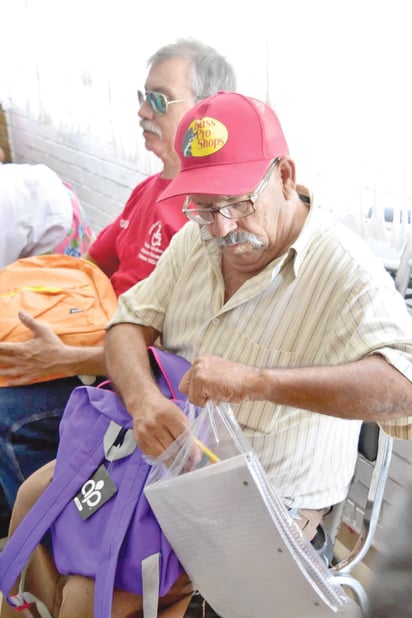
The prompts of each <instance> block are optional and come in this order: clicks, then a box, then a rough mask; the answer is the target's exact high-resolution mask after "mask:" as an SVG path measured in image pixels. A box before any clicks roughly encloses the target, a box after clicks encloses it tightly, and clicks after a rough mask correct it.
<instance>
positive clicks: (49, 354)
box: [0, 311, 65, 386]
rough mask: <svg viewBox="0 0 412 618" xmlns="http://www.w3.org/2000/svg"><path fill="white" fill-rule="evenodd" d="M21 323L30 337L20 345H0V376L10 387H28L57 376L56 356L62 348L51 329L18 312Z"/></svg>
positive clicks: (62, 345)
mask: <svg viewBox="0 0 412 618" xmlns="http://www.w3.org/2000/svg"><path fill="white" fill-rule="evenodd" d="M19 318H20V321H21V322H22V324H24V325H25V326H27V328H29V329H30V330H31V331H32V333H33V338H32V339H28V340H27V341H23V342H21V343H0V375H1V376H4V377H6V378H9V380H8V384H9V385H10V386H20V385H22V384H29V383H31V382H33V380H36V379H38V378H40V377H44V376H47V375H54V374H56V373H58V370H57V367H58V365H59V354H61V353H62V352H63V350H64V348H65V346H64V344H63V343H62V342H61V340H60V339H59V337H58V336H57V335H56V334H55V333H54V332H53V330H52V329H51V328H50V327H49V326H47V325H46V324H43V323H41V322H39V321H38V320H35V319H34V318H33V317H32V316H31V315H30V314H28V313H26V312H25V311H20V312H19Z"/></svg>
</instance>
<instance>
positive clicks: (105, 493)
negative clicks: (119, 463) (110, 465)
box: [73, 464, 117, 520]
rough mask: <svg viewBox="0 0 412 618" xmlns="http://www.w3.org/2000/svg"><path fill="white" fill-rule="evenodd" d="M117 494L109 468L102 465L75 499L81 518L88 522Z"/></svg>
mask: <svg viewBox="0 0 412 618" xmlns="http://www.w3.org/2000/svg"><path fill="white" fill-rule="evenodd" d="M116 492H117V487H116V485H115V484H114V483H113V481H112V479H111V478H110V476H109V472H108V470H107V468H106V467H105V466H104V465H103V464H102V465H101V466H100V467H99V468H97V470H96V472H95V473H94V474H93V476H92V477H91V478H89V479H88V480H87V481H86V482H85V483H84V485H83V486H82V487H81V489H80V491H79V493H78V494H77V495H76V496H75V497H74V498H73V502H74V505H75V507H76V509H77V512H78V514H79V515H80V517H81V518H82V519H84V520H86V519H88V518H89V517H91V516H92V515H93V513H95V512H96V511H97V510H98V509H99V508H100V507H101V506H103V504H105V503H106V502H107V501H108V500H110V498H112V497H113V496H114V495H115V493H116Z"/></svg>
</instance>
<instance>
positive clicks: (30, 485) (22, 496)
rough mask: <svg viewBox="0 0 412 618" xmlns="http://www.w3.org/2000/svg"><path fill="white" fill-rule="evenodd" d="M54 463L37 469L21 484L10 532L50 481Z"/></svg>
mask: <svg viewBox="0 0 412 618" xmlns="http://www.w3.org/2000/svg"><path fill="white" fill-rule="evenodd" d="M54 466H55V461H54V460H53V461H50V462H49V463H47V464H45V465H44V466H43V467H42V468H39V469H38V470H36V472H34V473H33V474H32V475H31V476H29V478H28V479H27V480H26V481H24V483H22V484H21V485H20V487H19V489H18V492H17V498H16V502H15V504H14V507H13V512H12V517H11V523H10V532H13V531H14V530H15V529H16V527H17V525H18V524H19V523H20V522H21V520H22V519H23V517H24V516H25V515H26V514H27V513H28V512H29V510H30V509H31V507H32V506H33V505H34V503H35V502H36V501H37V500H38V498H40V496H41V494H42V493H43V492H44V490H45V489H46V487H47V486H48V485H49V483H50V482H51V480H52V477H53V471H54Z"/></svg>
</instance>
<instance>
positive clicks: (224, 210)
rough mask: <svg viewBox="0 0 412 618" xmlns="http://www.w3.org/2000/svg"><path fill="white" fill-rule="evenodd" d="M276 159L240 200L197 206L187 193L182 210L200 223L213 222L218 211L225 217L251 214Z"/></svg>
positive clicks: (265, 185) (208, 223)
mask: <svg viewBox="0 0 412 618" xmlns="http://www.w3.org/2000/svg"><path fill="white" fill-rule="evenodd" d="M278 161H279V157H278V158H277V159H274V160H273V161H272V163H271V164H270V165H269V167H268V169H267V170H266V172H265V175H264V176H263V178H262V180H261V181H260V183H259V184H258V186H257V187H256V189H255V190H254V191H253V193H251V194H250V195H248V196H247V197H245V198H243V199H242V200H240V201H235V202H230V203H228V204H225V206H220V207H216V208H198V207H197V204H195V203H194V202H192V196H191V195H188V196H187V197H186V199H185V201H184V204H183V208H182V212H183V213H184V214H185V215H186V217H187V218H188V219H191V220H192V221H196V223H199V224H201V225H210V224H211V223H213V221H214V220H215V214H216V213H220V214H221V215H222V216H223V217H225V218H226V219H243V217H248V216H249V215H252V214H253V213H254V212H255V211H256V208H255V204H256V202H257V200H258V199H259V197H260V195H261V193H262V192H263V191H264V190H265V189H266V187H267V185H268V182H269V179H270V177H271V175H272V172H273V170H274V169H275V167H276V165H277V163H278Z"/></svg>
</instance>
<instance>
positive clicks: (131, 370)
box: [105, 324, 159, 413]
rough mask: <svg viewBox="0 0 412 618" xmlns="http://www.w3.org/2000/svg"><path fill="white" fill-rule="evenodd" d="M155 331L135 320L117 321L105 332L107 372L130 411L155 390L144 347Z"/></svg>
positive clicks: (154, 334) (152, 337) (153, 338)
mask: <svg viewBox="0 0 412 618" xmlns="http://www.w3.org/2000/svg"><path fill="white" fill-rule="evenodd" d="M158 334H159V333H158V332H157V331H155V330H154V329H151V328H147V327H139V326H136V325H134V324H116V325H115V326H112V327H111V328H110V329H109V330H108V331H107V332H106V339H105V362H106V367H107V373H108V375H109V377H110V379H111V380H112V381H113V383H114V384H115V385H116V388H117V390H118V391H119V393H120V395H121V397H122V399H123V401H124V403H125V405H126V407H127V408H128V409H129V411H130V412H131V413H132V412H133V410H135V409H136V408H138V407H139V403H140V402H141V401H142V400H144V398H145V396H146V394H147V395H149V394H150V393H153V392H157V391H158V389H157V385H156V383H155V382H154V380H153V378H152V373H151V368H150V361H149V357H148V354H147V347H148V346H149V345H152V344H153V343H154V342H155V341H156V339H157V337H158Z"/></svg>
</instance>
